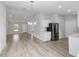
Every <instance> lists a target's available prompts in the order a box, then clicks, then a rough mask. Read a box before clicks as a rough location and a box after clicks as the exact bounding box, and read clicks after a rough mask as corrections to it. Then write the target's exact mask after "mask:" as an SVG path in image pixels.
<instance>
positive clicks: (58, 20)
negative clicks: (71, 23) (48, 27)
mask: <svg viewBox="0 0 79 59" xmlns="http://www.w3.org/2000/svg"><path fill="white" fill-rule="evenodd" d="M50 20H51V21H52V23H59V38H60V39H61V38H63V37H64V34H65V31H64V30H65V24H64V19H63V16H60V15H58V14H55V15H52V16H51V18H50Z"/></svg>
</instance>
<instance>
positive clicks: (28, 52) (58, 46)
mask: <svg viewBox="0 0 79 59" xmlns="http://www.w3.org/2000/svg"><path fill="white" fill-rule="evenodd" d="M67 44H68V42H67V39H60V40H58V41H48V42H42V41H40V40H39V39H37V38H35V37H34V39H33V40H31V39H30V35H29V34H27V33H20V34H14V35H13V34H10V35H7V46H6V49H4V50H3V51H4V52H2V54H1V56H5V57H6V56H9V57H66V56H67V55H68V48H67Z"/></svg>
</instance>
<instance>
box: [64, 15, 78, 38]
mask: <svg viewBox="0 0 79 59" xmlns="http://www.w3.org/2000/svg"><path fill="white" fill-rule="evenodd" d="M64 20H65V37H68V36H69V35H72V34H75V33H77V16H76V15H75V16H74V15H71V16H65V17H64Z"/></svg>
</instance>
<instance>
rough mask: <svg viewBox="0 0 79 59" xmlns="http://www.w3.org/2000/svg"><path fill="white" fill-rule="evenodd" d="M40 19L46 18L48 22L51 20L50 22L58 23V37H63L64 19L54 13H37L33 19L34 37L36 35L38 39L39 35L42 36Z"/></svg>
mask: <svg viewBox="0 0 79 59" xmlns="http://www.w3.org/2000/svg"><path fill="white" fill-rule="evenodd" d="M42 20H46V21H48V23H50V22H52V23H59V38H63V37H64V34H65V32H64V29H65V27H64V26H65V25H64V19H63V17H62V16H59V15H57V14H55V15H47V14H38V15H37V16H36V17H35V19H34V21H36V22H37V25H36V26H35V27H34V35H35V36H36V37H38V38H39V39H41V37H40V36H43V35H42V33H41V24H42Z"/></svg>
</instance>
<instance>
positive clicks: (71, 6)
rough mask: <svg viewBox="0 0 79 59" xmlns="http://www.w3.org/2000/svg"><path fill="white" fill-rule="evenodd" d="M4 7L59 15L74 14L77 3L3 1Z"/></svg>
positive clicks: (78, 4) (77, 8)
mask: <svg viewBox="0 0 79 59" xmlns="http://www.w3.org/2000/svg"><path fill="white" fill-rule="evenodd" d="M4 3H5V5H7V6H8V7H9V8H14V9H19V10H22V9H25V10H28V11H32V12H45V13H57V14H61V15H69V14H76V11H77V10H79V1H34V3H31V2H30V1H5V2H4Z"/></svg>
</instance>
